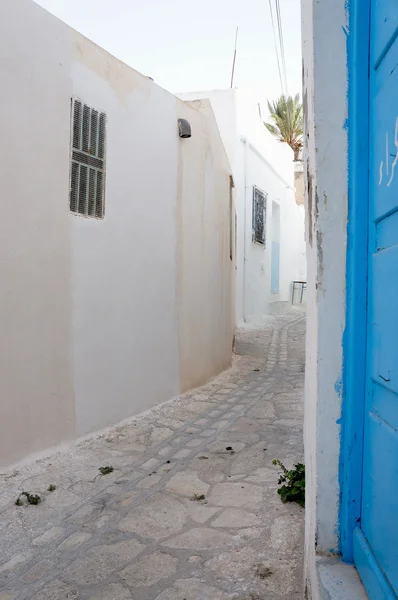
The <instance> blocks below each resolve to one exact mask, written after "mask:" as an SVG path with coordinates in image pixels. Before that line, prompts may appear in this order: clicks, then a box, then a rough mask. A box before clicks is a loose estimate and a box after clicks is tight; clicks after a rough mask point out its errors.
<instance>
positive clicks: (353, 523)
mask: <svg viewBox="0 0 398 600" xmlns="http://www.w3.org/2000/svg"><path fill="white" fill-rule="evenodd" d="M370 6H371V0H348V31H344V33H345V34H346V40H347V72H348V95H347V104H348V120H347V123H346V127H348V135H347V141H348V151H347V154H348V207H347V255H346V327H345V331H344V337H343V357H344V358H343V398H342V413H341V446H340V469H339V483H340V510H339V552H340V553H341V555H342V557H343V560H344V561H346V562H349V563H352V562H353V534H354V529H355V527H357V526H358V524H359V522H360V519H361V500H362V463H363V426H364V411H365V392H366V390H365V384H366V343H367V274H368V225H369V223H368V221H369V43H370Z"/></svg>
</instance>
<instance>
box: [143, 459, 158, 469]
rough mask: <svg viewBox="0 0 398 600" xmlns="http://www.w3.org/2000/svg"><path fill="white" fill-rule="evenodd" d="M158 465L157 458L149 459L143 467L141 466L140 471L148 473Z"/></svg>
mask: <svg viewBox="0 0 398 600" xmlns="http://www.w3.org/2000/svg"><path fill="white" fill-rule="evenodd" d="M158 464H159V461H158V459H157V458H150V459H149V460H147V461H146V462H144V464H143V465H141V469H145V470H148V471H150V470H151V469H155V467H157V466H158Z"/></svg>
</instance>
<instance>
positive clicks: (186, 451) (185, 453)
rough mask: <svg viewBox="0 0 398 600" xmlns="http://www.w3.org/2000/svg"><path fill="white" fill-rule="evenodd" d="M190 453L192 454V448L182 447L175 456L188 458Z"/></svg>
mask: <svg viewBox="0 0 398 600" xmlns="http://www.w3.org/2000/svg"><path fill="white" fill-rule="evenodd" d="M190 454H192V450H190V449H189V448H182V450H179V451H178V452H176V453H175V454H173V458H187V456H189V455H190Z"/></svg>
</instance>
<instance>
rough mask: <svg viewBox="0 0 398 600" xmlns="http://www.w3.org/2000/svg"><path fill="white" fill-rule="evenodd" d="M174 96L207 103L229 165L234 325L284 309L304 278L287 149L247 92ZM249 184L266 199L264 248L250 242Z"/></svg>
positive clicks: (300, 214)
mask: <svg viewBox="0 0 398 600" xmlns="http://www.w3.org/2000/svg"><path fill="white" fill-rule="evenodd" d="M179 96H180V97H181V98H183V99H186V100H189V99H194V98H208V99H209V100H210V102H211V105H212V107H213V110H214V114H215V116H216V119H217V123H218V127H219V130H220V134H221V137H222V139H223V142H224V145H225V148H226V150H227V154H228V157H229V160H230V163H231V165H232V169H233V174H234V181H235V188H236V212H237V241H236V243H237V256H236V266H237V272H236V321H237V323H239V322H241V321H244V320H248V319H256V318H258V317H260V318H261V317H262V316H263V315H265V314H269V313H272V312H277V311H279V310H281V309H283V308H286V306H288V303H289V302H290V298H291V283H292V281H293V280H294V279H296V280H299V279H300V280H305V279H306V251H305V235H304V209H303V207H298V206H297V204H296V202H295V199H294V188H293V186H294V168H293V152H292V150H291V149H290V148H289V147H288V146H287V145H286V144H280V143H279V142H277V141H276V140H275V139H274V138H273V137H272V135H271V134H270V133H269V132H268V131H267V130H266V128H265V127H264V125H263V121H262V118H261V114H260V111H259V106H258V102H257V101H256V100H255V99H254V98H253V95H252V94H251V93H250V91H247V90H244V89H242V90H240V89H232V90H231V89H230V90H219V91H215V90H213V91H208V92H205V91H202V92H192V93H187V94H179ZM242 140H243V141H242ZM253 186H257V187H259V188H260V189H262V190H263V191H264V192H266V193H267V195H268V203H267V220H266V231H267V242H266V245H265V247H263V246H261V245H258V244H253V243H252V195H253ZM273 202H276V203H277V204H278V205H279V206H280V221H281V235H280V243H281V246H280V248H281V250H280V252H281V254H280V288H279V294H271V241H272V236H273V234H272V205H273V204H272V203H273Z"/></svg>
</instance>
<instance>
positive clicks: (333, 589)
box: [316, 557, 368, 600]
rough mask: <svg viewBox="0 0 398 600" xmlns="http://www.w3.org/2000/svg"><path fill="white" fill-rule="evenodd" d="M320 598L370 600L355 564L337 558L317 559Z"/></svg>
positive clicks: (321, 599) (323, 599) (324, 599)
mask: <svg viewBox="0 0 398 600" xmlns="http://www.w3.org/2000/svg"><path fill="white" fill-rule="evenodd" d="M316 569H317V576H318V582H319V597H320V600H368V596H367V594H366V592H365V588H364V587H363V585H362V582H361V580H360V578H359V575H358V571H357V570H356V568H355V567H354V566H353V565H348V564H346V563H343V562H342V561H340V560H338V559H336V558H325V557H319V558H317V561H316Z"/></svg>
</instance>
